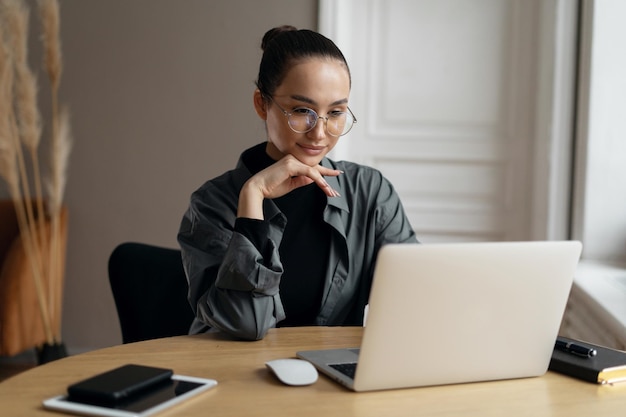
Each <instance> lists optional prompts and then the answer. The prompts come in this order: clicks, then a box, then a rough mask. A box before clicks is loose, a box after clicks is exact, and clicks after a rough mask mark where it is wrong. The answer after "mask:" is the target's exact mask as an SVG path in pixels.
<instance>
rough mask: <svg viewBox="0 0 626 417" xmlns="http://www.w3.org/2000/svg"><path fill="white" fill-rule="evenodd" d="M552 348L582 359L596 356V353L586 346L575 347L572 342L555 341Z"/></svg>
mask: <svg viewBox="0 0 626 417" xmlns="http://www.w3.org/2000/svg"><path fill="white" fill-rule="evenodd" d="M554 347H555V348H556V349H558V350H561V351H563V352H567V353H571V354H573V355H576V356H580V357H582V358H591V357H594V356H596V355H597V353H598V352H597V351H596V350H595V349H592V348H588V347H586V346H582V345H577V344H576V343H574V342H566V341H565V340H561V339H556V343H555V344H554Z"/></svg>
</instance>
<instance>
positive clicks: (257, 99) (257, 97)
mask: <svg viewBox="0 0 626 417" xmlns="http://www.w3.org/2000/svg"><path fill="white" fill-rule="evenodd" d="M253 100H254V110H256V114H258V115H259V117H260V118H261V119H263V120H267V103H266V102H265V100H264V99H263V94H261V91H260V90H259V89H258V88H257V89H256V90H254V96H253Z"/></svg>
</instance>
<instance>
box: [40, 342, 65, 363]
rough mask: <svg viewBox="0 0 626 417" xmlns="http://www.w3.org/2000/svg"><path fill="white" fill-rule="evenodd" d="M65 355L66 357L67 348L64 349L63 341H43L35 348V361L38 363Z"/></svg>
mask: <svg viewBox="0 0 626 417" xmlns="http://www.w3.org/2000/svg"><path fill="white" fill-rule="evenodd" d="M65 357H67V350H66V349H65V344H64V343H54V344H49V343H44V344H43V345H42V346H41V347H38V348H37V362H38V363H39V365H43V364H44V363H48V362H52V361H55V360H57V359H62V358H65Z"/></svg>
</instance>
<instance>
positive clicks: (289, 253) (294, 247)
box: [235, 143, 331, 326]
mask: <svg viewBox="0 0 626 417" xmlns="http://www.w3.org/2000/svg"><path fill="white" fill-rule="evenodd" d="M266 146H267V143H262V144H259V145H257V146H255V147H253V148H251V149H249V150H247V151H246V152H244V153H243V155H242V159H243V162H244V164H245V165H246V167H248V169H250V171H251V172H252V174H253V175H254V174H256V173H257V172H259V171H261V170H263V169H265V168H267V167H269V166H270V165H272V164H273V163H274V162H276V161H274V160H273V159H272V158H270V157H269V155H268V154H267V153H266V152H265V148H266ZM273 201H274V203H275V204H276V205H277V206H278V208H279V209H280V211H281V212H282V213H283V214H284V215H285V216H286V217H287V226H286V227H285V232H284V234H283V239H282V241H281V244H280V246H279V248H278V252H279V254H280V259H281V262H282V264H283V271H284V272H283V275H282V278H281V282H280V298H281V300H282V302H283V307H284V308H285V313H286V316H287V318H286V319H285V320H284V321H282V322H280V323H278V325H279V326H306V325H312V324H315V323H314V320H315V317H316V316H317V314H318V312H319V309H320V304H321V300H322V292H323V288H324V277H325V275H326V267H327V263H328V251H329V244H330V234H331V227H330V226H329V225H328V224H327V223H326V222H324V220H323V213H324V208H325V207H326V203H327V197H326V195H325V194H324V192H323V191H322V190H321V189H320V188H319V187H318V186H317V185H316V184H309V185H306V186H304V187H300V188H298V189H296V190H294V191H292V192H290V193H289V194H287V195H284V196H282V197H279V198H275V199H274V200H273ZM267 228H268V225H267V223H266V222H265V221H260V220H255V219H243V218H238V219H237V222H236V223H235V230H236V231H237V232H239V233H242V234H244V235H245V236H246V237H248V239H250V240H251V241H252V242H253V244H254V245H255V246H256V247H257V249H259V252H260V253H261V254H264V255H265V254H266V252H267V250H266V247H267Z"/></svg>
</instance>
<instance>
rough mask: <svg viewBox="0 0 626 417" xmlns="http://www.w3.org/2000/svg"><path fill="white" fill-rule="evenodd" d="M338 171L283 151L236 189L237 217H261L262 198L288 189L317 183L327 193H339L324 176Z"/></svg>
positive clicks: (283, 193) (334, 174) (283, 192)
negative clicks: (239, 190)
mask: <svg viewBox="0 0 626 417" xmlns="http://www.w3.org/2000/svg"><path fill="white" fill-rule="evenodd" d="M339 174H341V171H339V170H336V169H330V168H326V167H323V166H321V165H315V166H313V167H311V166H308V165H306V164H303V163H302V162H300V161H299V160H298V159H296V158H295V157H294V156H292V155H286V156H285V157H283V158H282V159H281V160H279V161H277V162H276V163H274V164H272V165H270V166H269V167H267V168H265V169H264V170H262V171H260V172H258V173H257V174H256V175H254V176H252V178H250V179H249V180H248V181H247V182H246V183H245V184H244V186H243V188H242V189H241V192H240V193H239V206H238V208H237V217H246V218H251V219H259V220H263V200H265V199H266V198H278V197H282V196H284V195H285V194H288V193H290V192H291V191H293V190H295V189H296V188H300V187H302V186H305V185H308V184H311V183H313V182H314V183H316V184H317V185H318V187H320V188H321V189H322V191H324V193H325V194H326V195H327V196H329V197H338V196H339V193H338V192H337V191H336V190H334V189H333V188H332V187H331V186H330V185H328V183H327V182H326V180H325V179H324V176H337V175H339Z"/></svg>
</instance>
